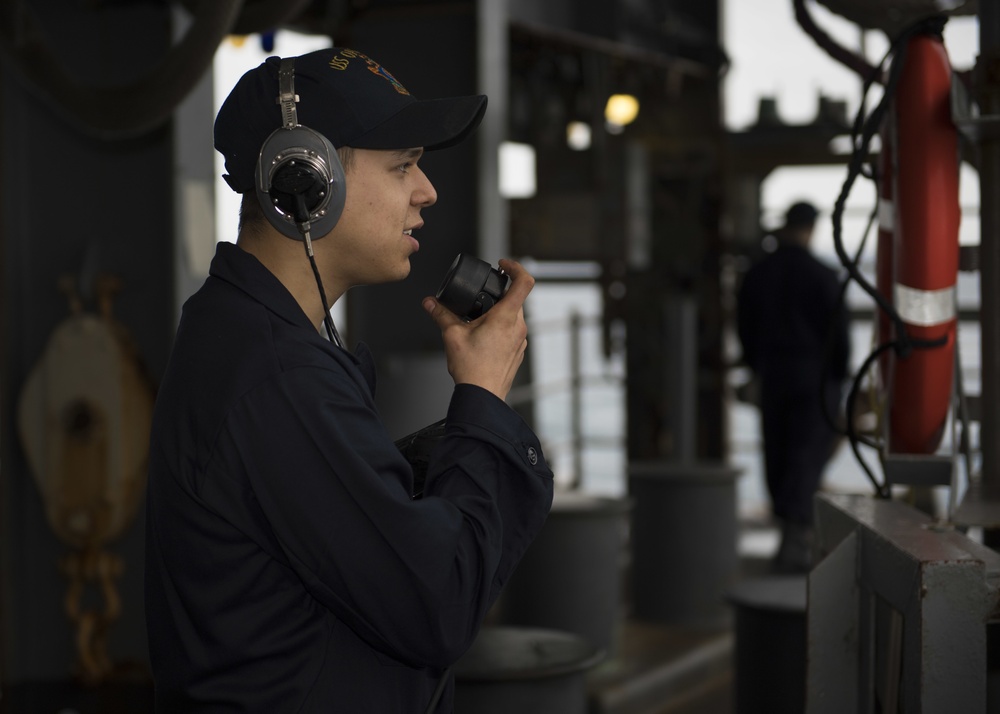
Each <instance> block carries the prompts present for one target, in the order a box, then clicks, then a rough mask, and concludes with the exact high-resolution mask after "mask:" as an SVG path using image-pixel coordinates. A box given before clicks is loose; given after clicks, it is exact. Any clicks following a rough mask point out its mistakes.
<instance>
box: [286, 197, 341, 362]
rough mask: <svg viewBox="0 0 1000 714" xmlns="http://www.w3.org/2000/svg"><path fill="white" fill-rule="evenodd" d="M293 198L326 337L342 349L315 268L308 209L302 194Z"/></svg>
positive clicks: (296, 222) (320, 280)
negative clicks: (321, 310) (321, 305)
mask: <svg viewBox="0 0 1000 714" xmlns="http://www.w3.org/2000/svg"><path fill="white" fill-rule="evenodd" d="M290 195H293V196H294V197H295V224H296V225H297V226H298V229H299V233H301V234H302V241H303V243H304V244H305V247H306V256H307V257H308V258H309V265H310V266H312V271H313V277H315V278H316V287H317V288H319V299H320V300H321V301H322V303H323V324H324V325H325V326H326V335H327V337H328V338H329V340H330V342H332V343H334V344H335V345H337V346H338V347H343V346H344V343H343V342H342V341H341V339H340V334H339V333H338V332H337V328H336V326H335V325H334V324H333V318H332V317H330V308H329V307H328V306H327V302H326V291H325V290H324V289H323V279H322V278H321V277H320V275H319V268H318V267H317V266H316V256H315V255H314V254H313V249H312V237H311V236H310V235H309V228H310V225H309V208H308V206H306V199H305V196H304V195H303V194H302V193H299V192H296V193H294V194H290Z"/></svg>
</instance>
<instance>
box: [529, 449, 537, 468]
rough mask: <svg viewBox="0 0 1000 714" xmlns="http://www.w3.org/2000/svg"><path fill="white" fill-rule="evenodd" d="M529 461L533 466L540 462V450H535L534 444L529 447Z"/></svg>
mask: <svg viewBox="0 0 1000 714" xmlns="http://www.w3.org/2000/svg"><path fill="white" fill-rule="evenodd" d="M528 461H530V462H531V465H532V466H534V465H536V464H537V463H538V452H537V451H535V447H534V446H529V447H528Z"/></svg>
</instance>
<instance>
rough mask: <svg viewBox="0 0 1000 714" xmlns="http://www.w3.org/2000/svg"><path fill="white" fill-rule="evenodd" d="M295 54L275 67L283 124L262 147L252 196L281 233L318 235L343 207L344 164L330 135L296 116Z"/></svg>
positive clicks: (333, 222)
mask: <svg viewBox="0 0 1000 714" xmlns="http://www.w3.org/2000/svg"><path fill="white" fill-rule="evenodd" d="M298 101H299V97H298V95H297V94H296V93H295V59H294V58H292V57H286V58H284V59H282V60H281V64H280V65H279V67H278V97H277V100H276V102H277V104H280V105H281V119H282V126H281V127H280V128H278V129H275V130H274V131H273V132H272V133H271V135H270V136H269V137H267V140H266V141H265V142H264V145H263V146H262V147H261V150H260V156H259V157H258V159H257V181H256V184H257V199H258V200H259V201H260V205H261V208H262V209H263V211H264V215H265V216H267V220H268V221H269V222H270V223H271V225H272V226H274V227H275V228H276V229H277V230H279V231H280V232H281V233H282V234H283V235H286V236H288V237H289V238H293V239H295V240H306V236H307V235H308V234H312V235H315V236H316V237H317V238H322V237H323V236H325V235H326V234H327V233H329V232H330V231H331V230H332V229H333V227H334V226H335V225H336V224H337V221H338V220H339V219H340V214H341V213H342V212H343V210H344V197H345V191H344V167H343V166H341V164H340V157H338V156H337V150H336V149H335V148H334V146H333V144H331V143H330V141H329V139H327V138H326V137H325V136H323V135H322V134H320V133H319V132H318V131H314V130H312V129H310V128H309V127H307V126H302V125H301V124H299V121H298V113H297V111H296V109H295V104H296V103H297V102H298Z"/></svg>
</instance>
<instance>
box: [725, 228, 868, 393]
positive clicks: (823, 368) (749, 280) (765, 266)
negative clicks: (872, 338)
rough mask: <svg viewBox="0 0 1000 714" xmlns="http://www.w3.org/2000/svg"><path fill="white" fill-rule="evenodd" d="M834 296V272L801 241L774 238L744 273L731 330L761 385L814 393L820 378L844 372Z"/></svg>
mask: <svg viewBox="0 0 1000 714" xmlns="http://www.w3.org/2000/svg"><path fill="white" fill-rule="evenodd" d="M839 297H840V284H839V281H838V279H837V275H836V273H835V272H834V271H833V269H831V268H830V267H829V266H827V265H825V264H824V263H822V262H821V261H820V260H818V259H817V258H816V257H815V256H814V255H812V253H810V252H809V249H808V248H806V247H805V246H801V245H795V244H791V243H780V244H779V247H778V249H777V250H775V251H774V252H773V253H771V254H769V255H767V256H765V257H764V258H763V260H761V261H760V262H758V263H757V264H756V265H754V266H753V267H752V268H751V269H750V270H749V271H748V272H747V274H746V276H745V277H744V279H743V285H742V287H741V289H740V293H739V296H738V302H737V316H738V317H737V329H738V332H739V338H740V342H741V343H742V346H743V358H744V360H745V361H746V363H747V364H748V365H749V366H750V367H751V368H752V369H753V371H754V372H755V373H756V374H757V375H758V377H759V378H760V380H761V388H762V389H764V390H765V391H770V390H774V389H778V390H781V391H783V392H789V393H791V392H797V393H805V392H809V393H812V394H816V395H819V394H820V387H821V384H822V383H824V382H826V383H831V382H840V381H841V380H843V379H844V378H845V377H846V376H847V373H848V368H849V365H848V360H849V358H850V338H849V335H848V320H847V313H846V311H845V310H844V309H841V306H840V300H839ZM817 398H818V397H817Z"/></svg>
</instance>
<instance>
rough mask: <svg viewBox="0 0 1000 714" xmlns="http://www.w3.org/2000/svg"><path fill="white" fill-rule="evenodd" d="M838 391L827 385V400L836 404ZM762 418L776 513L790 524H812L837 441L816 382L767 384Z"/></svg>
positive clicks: (768, 478) (768, 486)
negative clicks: (808, 385) (804, 386)
mask: <svg viewBox="0 0 1000 714" xmlns="http://www.w3.org/2000/svg"><path fill="white" fill-rule="evenodd" d="M837 394H838V387H837V386H835V385H831V386H830V387H829V388H828V389H827V394H826V398H827V399H828V400H829V401H828V403H830V404H833V405H836V399H837ZM830 413H835V411H834V410H831V412H830ZM761 423H762V429H763V438H764V468H765V472H766V475H767V488H768V492H769V493H770V496H771V507H772V509H773V512H774V515H775V516H776V517H777V518H779V519H781V520H782V521H786V522H790V523H798V524H806V525H808V524H811V523H812V521H813V503H812V501H813V496H814V495H815V493H816V491H817V489H818V488H819V485H820V482H821V481H822V478H823V470H824V469H825V468H826V464H827V462H828V461H829V460H830V457H831V456H832V455H833V451H834V447H835V445H836V443H837V434H836V432H835V431H834V430H833V429H832V428H831V426H830V425H829V423H828V421H827V419H826V418H825V417H824V416H823V411H822V404H821V402H820V395H819V389H818V387H817V389H815V390H813V391H812V392H809V391H804V390H796V391H788V390H785V389H781V388H777V389H767V388H765V389H764V390H763V392H762V394H761Z"/></svg>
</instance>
